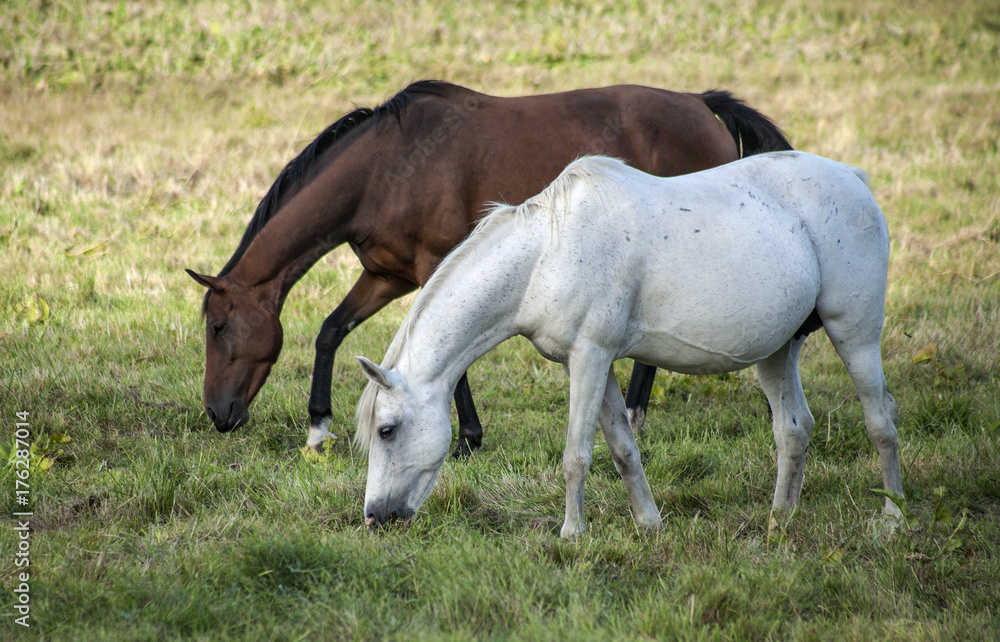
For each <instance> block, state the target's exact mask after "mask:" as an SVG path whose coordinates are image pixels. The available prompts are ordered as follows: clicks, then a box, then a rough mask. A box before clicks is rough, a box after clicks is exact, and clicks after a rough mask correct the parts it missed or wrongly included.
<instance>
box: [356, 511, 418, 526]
mask: <svg viewBox="0 0 1000 642" xmlns="http://www.w3.org/2000/svg"><path fill="white" fill-rule="evenodd" d="M413 513H414V511H413V509H412V508H393V509H390V508H388V507H386V506H384V505H383V506H378V507H367V508H366V509H365V526H367V527H368V528H375V527H381V526H385V525H386V524H388V523H390V522H394V521H396V520H401V521H407V520H409V519H411V518H412V517H413Z"/></svg>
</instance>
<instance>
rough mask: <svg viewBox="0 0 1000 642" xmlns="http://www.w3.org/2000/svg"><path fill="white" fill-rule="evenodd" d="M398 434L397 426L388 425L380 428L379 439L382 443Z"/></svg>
mask: <svg viewBox="0 0 1000 642" xmlns="http://www.w3.org/2000/svg"><path fill="white" fill-rule="evenodd" d="M395 434H396V424H386V425H384V426H379V429H378V438H379V439H381V440H382V441H385V440H386V439H392V436H393V435H395Z"/></svg>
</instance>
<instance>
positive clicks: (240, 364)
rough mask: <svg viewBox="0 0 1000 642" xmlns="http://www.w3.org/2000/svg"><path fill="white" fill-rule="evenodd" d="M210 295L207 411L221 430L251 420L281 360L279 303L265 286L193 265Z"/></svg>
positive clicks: (207, 300) (207, 303)
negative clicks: (255, 404) (238, 281)
mask: <svg viewBox="0 0 1000 642" xmlns="http://www.w3.org/2000/svg"><path fill="white" fill-rule="evenodd" d="M187 273H188V274H189V275H191V278H193V279H194V280H195V281H197V282H198V283H200V284H201V285H203V286H205V287H206V288H208V294H207V295H206V296H205V307H204V316H205V412H206V413H207V414H208V417H209V419H211V420H212V423H214V424H215V428H216V429H217V430H218V431H219V432H229V431H231V430H234V429H235V428H237V427H238V426H241V425H243V424H245V423H246V422H248V421H249V420H250V411H249V410H247V408H248V406H249V405H250V402H251V401H252V400H253V398H254V397H255V396H256V395H257V392H259V391H260V388H261V386H263V385H264V381H265V380H266V379H267V375H268V373H270V372H271V366H273V365H274V362H275V361H277V360H278V353H279V352H281V342H282V339H283V336H284V333H283V331H282V329H281V321H280V320H279V318H278V304H277V302H276V301H275V300H274V298H273V297H271V296H269V295H267V294H266V293H264V292H262V291H257V292H255V291H253V290H251V289H249V288H245V287H242V286H239V285H237V284H234V283H232V282H231V281H230V280H229V279H227V278H226V277H213V276H205V275H203V274H197V273H195V272H192V271H191V270H187Z"/></svg>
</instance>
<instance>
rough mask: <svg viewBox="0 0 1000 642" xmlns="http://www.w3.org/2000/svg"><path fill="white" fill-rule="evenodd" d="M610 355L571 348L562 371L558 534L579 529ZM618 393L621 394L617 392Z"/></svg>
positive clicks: (600, 351) (581, 526) (581, 524)
mask: <svg viewBox="0 0 1000 642" xmlns="http://www.w3.org/2000/svg"><path fill="white" fill-rule="evenodd" d="M610 367H611V358H610V356H608V355H606V354H605V353H604V351H602V350H600V349H599V348H597V347H596V346H590V347H589V349H588V348H581V347H579V346H577V347H574V348H573V350H572V351H571V353H570V358H569V363H568V364H567V365H566V371H567V372H568V373H569V430H568V431H567V433H566V450H564V451H563V476H564V477H565V478H566V518H565V520H564V521H563V525H562V529H561V530H560V531H559V536H560V537H571V536H573V535H578V534H579V533H582V532H583V529H584V526H585V521H584V517H583V488H584V482H585V480H586V478H587V471H588V470H590V462H591V458H592V456H593V450H594V433H595V432H596V431H597V420H598V417H599V416H600V412H601V406H602V405H603V403H604V389H605V387H606V384H607V372H608V368H610ZM619 394H621V393H619Z"/></svg>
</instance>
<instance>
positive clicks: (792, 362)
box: [757, 336, 816, 508]
mask: <svg viewBox="0 0 1000 642" xmlns="http://www.w3.org/2000/svg"><path fill="white" fill-rule="evenodd" d="M805 340H806V337H804V336H803V337H799V338H798V339H791V340H789V341H788V343H786V344H785V345H784V346H782V347H781V349H780V350H778V351H777V352H775V353H774V354H772V355H771V356H770V357H768V358H767V359H765V360H764V361H761V362H760V363H758V364H757V380H758V381H760V386H761V388H763V389H764V394H765V395H767V402H768V403H769V404H770V405H771V414H772V427H773V430H774V443H775V446H776V447H777V450H778V479H777V481H776V482H775V485H774V501H773V503H772V506H773V507H774V508H784V507H788V506H794V505H795V503H796V502H798V500H799V493H800V492H802V480H803V477H804V474H805V461H806V452H807V451H808V450H809V438H810V437H811V436H812V431H813V427H814V426H815V425H816V424H815V421H813V416H812V413H810V412H809V406H808V405H807V404H806V398H805V395H804V394H803V393H802V381H801V380H800V379H799V353H800V352H801V351H802V344H804V343H805Z"/></svg>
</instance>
